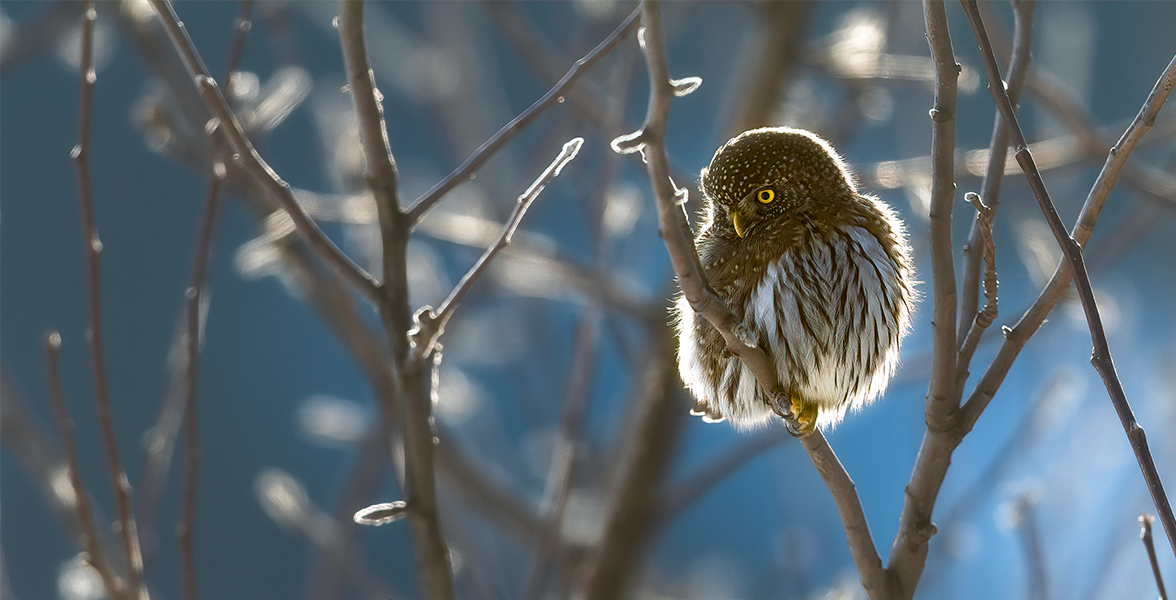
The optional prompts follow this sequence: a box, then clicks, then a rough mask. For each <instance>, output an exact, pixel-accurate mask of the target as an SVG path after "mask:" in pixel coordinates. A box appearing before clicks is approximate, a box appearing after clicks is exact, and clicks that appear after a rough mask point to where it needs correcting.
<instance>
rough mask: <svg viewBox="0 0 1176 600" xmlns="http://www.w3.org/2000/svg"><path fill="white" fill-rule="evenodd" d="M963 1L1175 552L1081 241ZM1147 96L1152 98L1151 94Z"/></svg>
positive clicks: (1175, 536)
mask: <svg viewBox="0 0 1176 600" xmlns="http://www.w3.org/2000/svg"><path fill="white" fill-rule="evenodd" d="M961 4H963V7H964V12H965V13H966V14H967V16H968V21H969V23H971V25H972V31H973V33H974V34H975V36H976V43H977V44H978V45H979V46H980V56H981V59H982V60H983V61H984V69H985V71H986V72H987V73H988V81H989V85H988V89H989V91H990V92H991V93H992V97H993V99H994V100H995V101H996V106H997V108H998V109H999V110H1000V113H1001V115H1002V116H1003V117H1004V120H1005V125H1006V126H1007V127H1008V130H1009V137H1010V140H1011V141H1012V144H1013V148H1014V151H1015V156H1016V158H1017V164H1019V165H1020V166H1021V169H1022V170H1023V171H1024V172H1025V176H1026V178H1027V179H1028V180H1029V187H1030V189H1032V190H1033V195H1034V197H1036V198H1037V203H1038V205H1039V206H1040V208H1041V211H1042V213H1043V214H1044V215H1045V219H1046V222H1047V223H1049V228H1050V231H1052V232H1053V234H1054V238H1055V239H1056V240H1057V242H1058V245H1059V246H1061V248H1062V254H1063V255H1064V257H1065V260H1066V262H1067V263H1068V266H1069V268H1070V270H1071V271H1072V275H1073V277H1074V287H1075V289H1076V290H1077V292H1078V297H1079V299H1080V300H1081V301H1082V309H1083V312H1084V313H1085V314H1086V323H1087V326H1088V327H1089V329H1090V337H1091V340H1092V341H1093V343H1094V353H1093V356H1092V357H1091V359H1090V362H1091V364H1093V365H1094V368H1095V370H1096V371H1098V373H1099V375H1100V376H1101V377H1102V380H1103V385H1104V386H1105V387H1106V388H1107V394H1108V395H1109V396H1110V399H1111V404H1112V405H1113V406H1114V408H1115V412H1116V413H1117V414H1118V415H1119V421H1120V422H1121V424H1122V426H1123V431H1124V432H1125V433H1126V435H1127V439H1128V441H1129V442H1130V443H1131V449H1132V450H1133V451H1134V452H1135V459H1136V461H1137V462H1138V463H1139V468H1140V470H1141V471H1142V472H1143V478H1144V481H1145V482H1146V484H1147V488H1148V492H1149V493H1150V494H1151V497H1152V502H1153V503H1154V504H1155V507H1156V511H1157V512H1158V513H1159V517H1160V522H1161V523H1162V524H1163V526H1164V530H1165V531H1166V532H1167V534H1168V542H1169V544H1170V545H1171V547H1172V550H1173V553H1174V554H1176V518H1174V517H1173V514H1172V506H1171V504H1170V503H1169V502H1168V497H1167V495H1166V494H1165V493H1164V486H1163V483H1162V481H1161V480H1160V476H1159V473H1158V471H1157V470H1156V466H1155V462H1154V461H1153V460H1152V456H1151V449H1150V448H1149V447H1148V444H1147V436H1146V435H1145V434H1144V431H1143V428H1142V427H1140V426H1139V423H1138V422H1136V420H1135V415H1134V414H1133V413H1132V411H1131V405H1130V404H1129V403H1128V402H1127V395H1126V393H1125V392H1124V391H1123V384H1122V382H1120V381H1119V376H1118V375H1117V374H1116V372H1115V365H1114V362H1113V361H1112V360H1111V350H1110V346H1109V344H1108V343H1107V337H1106V332H1105V331H1104V329H1103V325H1102V317H1101V316H1100V315H1099V312H1098V305H1097V304H1096V302H1095V298H1094V290H1093V289H1092V287H1091V284H1090V276H1089V275H1088V274H1087V272H1086V265H1085V262H1084V261H1083V258H1082V247H1081V246H1080V245H1079V242H1078V241H1077V240H1076V239H1075V238H1074V237H1072V236H1071V235H1070V234H1069V233H1068V232H1067V231H1066V228H1065V225H1063V224H1062V220H1061V218H1060V217H1059V216H1058V213H1057V209H1055V208H1054V204H1053V201H1052V200H1050V197H1049V191H1048V190H1046V187H1045V182H1044V181H1043V180H1042V178H1041V173H1040V172H1039V171H1038V170H1037V165H1036V163H1035V162H1034V161H1033V155H1032V154H1031V153H1030V152H1029V148H1028V144H1027V143H1026V141H1025V135H1024V133H1022V131H1021V127H1020V125H1018V123H1017V115H1016V114H1015V112H1014V111H1013V105H1012V102H1011V101H1010V100H1009V96H1008V92H1007V90H1006V88H1005V85H1004V82H1003V81H1002V80H1001V77H1000V68H999V67H998V66H997V64H996V58H995V56H994V55H993V52H992V44H991V42H990V41H989V39H988V34H987V33H986V32H985V30H984V22H983V20H982V19H981V18H980V11H979V7H978V6H977V4H976V2H975V0H961ZM1174 65H1176V57H1174V58H1173V61H1172V63H1171V64H1170V65H1169V68H1168V71H1167V73H1168V74H1169V78H1168V84H1167V85H1166V86H1163V87H1161V88H1159V89H1160V91H1161V93H1162V94H1163V98H1166V97H1167V95H1168V93H1170V92H1171V89H1172V79H1171V72H1172V71H1173V66H1174ZM1163 98H1161V99H1160V100H1159V102H1160V103H1162V102H1163ZM1148 100H1149V103H1150V101H1151V100H1152V98H1149V99H1148ZM1145 108H1146V106H1145ZM1157 110H1158V107H1157ZM1154 120H1155V119H1154V116H1153V117H1152V119H1151V121H1152V122H1154ZM1096 185H1097V184H1096ZM1108 191H1109V190H1108Z"/></svg>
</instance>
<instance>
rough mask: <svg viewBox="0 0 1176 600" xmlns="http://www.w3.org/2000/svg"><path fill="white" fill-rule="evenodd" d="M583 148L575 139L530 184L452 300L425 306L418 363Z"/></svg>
mask: <svg viewBox="0 0 1176 600" xmlns="http://www.w3.org/2000/svg"><path fill="white" fill-rule="evenodd" d="M583 144H584V138H572V139H571V140H569V141H568V142H567V143H566V144H564V145H563V150H561V151H560V153H559V155H557V156H556V157H555V160H553V161H551V164H549V165H547V168H546V169H544V170H543V173H541V174H540V175H539V177H538V178H537V179H536V180H535V181H534V182H532V183H531V185H530V187H528V188H527V191H525V192H523V195H521V196H519V199H518V203H517V204H516V205H515V209H514V212H513V213H511V215H510V218H509V219H507V221H506V225H503V227H502V235H500V236H499V237H498V241H496V242H494V245H492V246H490V247H489V248H486V251H485V252H484V253H482V256H481V257H480V258H478V262H476V263H474V266H473V267H471V268H470V270H469V271H467V272H466V274H465V275H463V276H462V278H461V281H459V282H458V283H457V285H456V286H454V288H453V290H452V291H450V292H449V296H448V297H446V298H445V301H444V302H442V303H441V307H440V308H438V309H437V310H436V311H434V310H433V307H431V306H425V307H423V308H421V309H420V310H419V311H417V313H416V317H415V318H416V329H414V330H413V331H411V332H409V337H410V339H412V341H413V345H414V346H415V349H416V356H417V360H420V359H423V358H424V357H425V356H428V355H429V354H430V353H432V352H433V348H434V347H435V346H436V344H437V338H438V337H440V336H441V333H442V332H444V331H445V324H446V323H448V322H449V318H450V317H452V316H453V311H455V310H457V305H458V304H460V303H461V301H462V298H465V295H466V293H468V292H469V291H470V288H472V287H474V283H476V282H477V281H478V278H479V277H481V276H482V274H483V273H485V272H486V269H488V268H490V263H491V261H493V260H494V257H495V256H497V255H498V253H499V252H502V250H503V249H504V248H506V247H507V246H509V245H510V239H511V237H512V236H514V232H515V230H516V229H518V227H519V223H520V222H521V221H522V220H523V215H525V214H527V209H528V208H530V207H531V203H532V202H534V201H535V198H538V197H539V193H540V192H542V191H543V188H544V187H546V186H547V184H548V183H550V182H551V180H552V179H555V178H556V176H558V175H559V172H560V170H561V169H563V168H564V166H565V165H567V164H568V163H569V162H571V160H572V159H573V158H575V157H576V153H578V152H579V151H580V146H581V145H583Z"/></svg>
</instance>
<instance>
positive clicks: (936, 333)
mask: <svg viewBox="0 0 1176 600" xmlns="http://www.w3.org/2000/svg"><path fill="white" fill-rule="evenodd" d="M923 14H924V18H925V20H926V28H927V42H928V44H929V45H930V47H931V60H932V62H933V63H934V64H935V103H934V106H933V107H932V109H931V111H930V115H931V120H932V122H933V123H932V126H931V213H930V227H931V250H930V253H931V279H932V284H933V286H934V292H933V294H934V296H933V303H932V308H931V335H932V343H933V346H932V359H931V361H932V367H931V385H930V389H929V390H928V392H927V427H928V428H929V429H931V430H932V431H944V430H946V429H949V428H950V427H951V425H952V421H953V420H954V418H955V414H956V412H957V410H956V409H957V408H958V407H957V406H955V405H954V404H955V403H953V402H952V391H953V390H954V389H955V371H956V369H955V366H956V351H957V345H956V329H955V322H956V279H955V265H954V258H953V255H954V253H955V248H954V246H953V245H952V241H951V211H952V204H953V200H954V198H955V112H956V82H957V80H958V79H959V73H960V66H959V64H958V63H956V61H955V55H954V53H953V52H952V48H951V36H950V34H949V33H948V26H947V11H946V10H945V8H944V5H943V2H942V1H937V0H925V1H924V2H923Z"/></svg>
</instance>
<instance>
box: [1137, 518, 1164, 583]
mask: <svg viewBox="0 0 1176 600" xmlns="http://www.w3.org/2000/svg"><path fill="white" fill-rule="evenodd" d="M1154 520H1155V517H1153V516H1151V515H1149V514H1147V513H1146V512H1144V513H1143V514H1142V515H1140V516H1139V539H1140V540H1142V541H1143V547H1144V548H1146V549H1147V559H1148V562H1150V563H1151V568H1152V575H1154V576H1155V578H1156V588H1158V589H1159V590H1160V600H1168V590H1166V589H1164V576H1163V575H1162V574H1160V562H1159V561H1158V560H1156V545H1155V544H1154V543H1153V542H1152V526H1151V524H1152V521H1154Z"/></svg>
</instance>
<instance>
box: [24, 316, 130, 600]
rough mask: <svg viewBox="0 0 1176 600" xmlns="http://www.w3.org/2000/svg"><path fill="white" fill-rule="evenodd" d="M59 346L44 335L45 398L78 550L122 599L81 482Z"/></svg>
mask: <svg viewBox="0 0 1176 600" xmlns="http://www.w3.org/2000/svg"><path fill="white" fill-rule="evenodd" d="M60 350H61V334H59V333H57V332H56V331H50V332H49V333H48V334H46V335H45V372H46V377H47V378H48V380H49V400H50V402H51V403H52V404H53V418H54V420H55V421H56V422H57V435H58V436H59V437H61V450H62V454H64V455H65V464H66V469H67V470H68V475H69V484H70V488H71V489H72V490H73V500H74V501H73V502H72V504H73V508H74V511H75V512H76V513H77V519H78V529H79V530H80V531H81V538H82V550H84V551H85V556H86V563H87V564H89V565H90V566H91V567H93V568H94V570H95V571H96V572H97V573H98V575H99V576H100V577H101V578H102V585H103V586H104V587H105V588H106V593H107V594H110V597H111V598H115V599H116V600H123V599H125V598H130V596H129V595H128V590H127V588H126V582H124V581H123V580H122V579H121V578H119V576H118V575H117V574H116V573H115V572H114V569H113V568H111V566H110V563H109V562H107V560H106V553H105V552H104V551H103V549H102V536H101V534H99V533H98V526H97V525H96V524H95V523H94V510H93V509H92V508H91V507H90V493H89V492H87V491H86V485H85V484H84V483H82V474H81V470H80V469H79V468H78V451H77V448H76V446H75V445H74V435H73V422H71V421H70V418H69V412H68V411H67V410H66V408H65V398H64V395H63V394H62V393H61V377H60V376H59V375H58V369H57V355H58V353H59V352H60Z"/></svg>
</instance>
